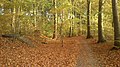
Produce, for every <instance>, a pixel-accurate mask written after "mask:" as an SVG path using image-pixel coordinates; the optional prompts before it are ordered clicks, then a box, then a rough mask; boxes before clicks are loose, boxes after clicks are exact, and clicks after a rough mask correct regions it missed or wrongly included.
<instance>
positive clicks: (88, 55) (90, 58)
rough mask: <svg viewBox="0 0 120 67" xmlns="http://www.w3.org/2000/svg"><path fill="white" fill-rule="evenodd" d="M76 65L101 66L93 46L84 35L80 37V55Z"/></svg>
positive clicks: (86, 66)
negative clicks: (92, 48) (93, 51)
mask: <svg viewBox="0 0 120 67" xmlns="http://www.w3.org/2000/svg"><path fill="white" fill-rule="evenodd" d="M76 67H100V66H99V64H98V63H97V60H96V59H95V57H94V55H93V54H92V50H91V46H90V45H89V44H88V43H87V41H86V40H85V39H84V38H82V37H81V39H80V55H79V58H78V61H77V65H76Z"/></svg>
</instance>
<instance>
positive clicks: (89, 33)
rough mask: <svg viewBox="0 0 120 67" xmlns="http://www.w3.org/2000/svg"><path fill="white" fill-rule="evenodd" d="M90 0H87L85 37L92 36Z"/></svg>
mask: <svg viewBox="0 0 120 67" xmlns="http://www.w3.org/2000/svg"><path fill="white" fill-rule="evenodd" d="M90 6H91V4H90V0H87V39H89V38H92V35H91V32H90Z"/></svg>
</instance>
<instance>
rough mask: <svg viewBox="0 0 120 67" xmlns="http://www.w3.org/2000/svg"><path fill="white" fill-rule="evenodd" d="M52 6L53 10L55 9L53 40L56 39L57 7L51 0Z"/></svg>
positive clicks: (54, 0) (54, 1)
mask: <svg viewBox="0 0 120 67" xmlns="http://www.w3.org/2000/svg"><path fill="white" fill-rule="evenodd" d="M53 5H54V9H55V13H54V31H53V39H57V12H56V8H57V6H56V0H53Z"/></svg>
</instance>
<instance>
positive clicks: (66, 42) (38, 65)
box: [0, 36, 120, 67]
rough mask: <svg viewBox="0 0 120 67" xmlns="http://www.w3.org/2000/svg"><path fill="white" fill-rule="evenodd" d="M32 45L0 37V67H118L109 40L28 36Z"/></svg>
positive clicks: (119, 61) (119, 52) (119, 54)
mask: <svg viewBox="0 0 120 67" xmlns="http://www.w3.org/2000/svg"><path fill="white" fill-rule="evenodd" d="M28 38H29V39H30V40H31V41H32V42H33V44H34V47H31V46H28V45H26V44H25V43H22V42H20V41H18V40H13V39H10V38H2V37H0V67H120V58H119V57H120V50H110V49H111V48H112V47H113V45H112V44H113V43H112V42H107V43H103V44H97V43H96V40H95V39H85V37H83V36H78V37H70V38H68V37H66V38H63V40H52V39H47V40H46V42H47V43H41V42H40V41H41V40H40V39H38V38H33V37H28Z"/></svg>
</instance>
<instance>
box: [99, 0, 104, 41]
mask: <svg viewBox="0 0 120 67" xmlns="http://www.w3.org/2000/svg"><path fill="white" fill-rule="evenodd" d="M105 41H106V40H105V39H104V37H103V25H102V0H99V13H98V43H102V42H105Z"/></svg>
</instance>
